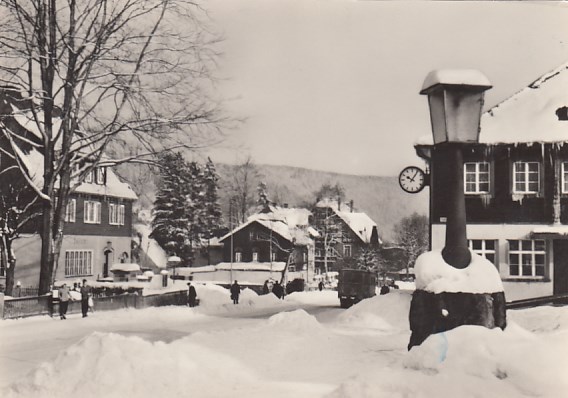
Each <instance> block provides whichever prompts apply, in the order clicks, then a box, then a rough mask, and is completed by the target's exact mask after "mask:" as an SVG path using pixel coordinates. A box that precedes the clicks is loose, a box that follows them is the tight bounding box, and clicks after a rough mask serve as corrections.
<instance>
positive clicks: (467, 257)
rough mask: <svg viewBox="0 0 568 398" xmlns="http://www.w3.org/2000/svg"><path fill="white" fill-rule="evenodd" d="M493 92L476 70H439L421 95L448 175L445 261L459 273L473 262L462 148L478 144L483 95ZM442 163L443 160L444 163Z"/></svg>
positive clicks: (427, 83) (425, 85)
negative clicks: (427, 104)
mask: <svg viewBox="0 0 568 398" xmlns="http://www.w3.org/2000/svg"><path fill="white" fill-rule="evenodd" d="M490 88H491V84H490V83H489V80H488V79H487V77H485V75H483V74H482V73H481V72H479V71H477V70H471V69H467V70H451V69H444V70H436V71H432V72H430V73H429V74H428V76H426V79H425V80H424V84H423V85H422V90H421V91H420V94H425V95H428V103H429V105H430V120H431V123H432V135H433V137H434V146H435V148H436V152H437V154H438V156H440V159H441V162H442V163H444V164H443V165H442V167H444V168H445V169H446V170H447V171H448V172H447V173H444V175H445V178H446V179H447V181H445V182H444V184H443V185H444V186H445V187H446V189H447V190H448V198H449V200H448V203H447V212H448V213H447V221H446V245H445V246H444V249H443V250H442V257H443V258H444V261H446V263H448V264H450V265H451V266H453V267H455V268H459V269H463V268H466V267H467V266H468V265H469V263H470V261H471V254H470V252H469V249H468V245H467V236H466V213H465V196H464V185H463V184H464V183H463V155H462V146H463V145H464V144H468V143H477V142H479V123H480V119H481V110H482V108H483V94H484V92H485V91H486V90H488V89H490ZM442 159H443V160H442Z"/></svg>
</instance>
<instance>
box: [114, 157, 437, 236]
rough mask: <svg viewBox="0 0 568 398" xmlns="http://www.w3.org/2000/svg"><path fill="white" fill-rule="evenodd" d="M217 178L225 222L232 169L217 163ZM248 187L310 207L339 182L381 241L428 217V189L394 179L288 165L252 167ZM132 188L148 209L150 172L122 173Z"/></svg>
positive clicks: (152, 184)
mask: <svg viewBox="0 0 568 398" xmlns="http://www.w3.org/2000/svg"><path fill="white" fill-rule="evenodd" d="M216 167H217V172H218V174H219V177H220V181H219V196H220V198H221V206H222V209H223V213H224V215H225V218H226V219H227V220H228V214H229V197H230V196H231V194H232V189H231V181H232V179H233V175H234V169H235V166H232V165H226V164H217V165H216ZM254 167H255V168H256V172H255V173H252V176H251V179H250V181H249V184H250V186H251V189H252V191H253V194H255V193H256V187H257V185H258V183H259V182H264V183H266V185H267V187H268V195H269V198H270V199H271V200H272V201H274V202H276V203H278V204H280V205H282V204H285V203H286V204H288V205H289V206H291V207H292V206H300V205H309V204H313V203H314V202H315V199H316V197H315V192H316V191H317V190H318V189H319V188H320V187H321V186H322V185H323V184H326V183H327V184H330V185H335V184H337V183H339V184H340V185H341V186H343V188H344V189H345V202H346V205H347V203H348V202H349V201H350V200H353V201H354V205H355V209H356V210H358V211H364V212H366V213H367V214H368V215H369V216H370V217H371V218H372V219H373V220H375V222H376V223H377V224H378V227H379V234H380V235H381V238H382V239H386V240H392V239H393V238H394V236H393V228H394V226H395V224H396V223H398V222H399V221H400V219H402V218H403V217H405V216H407V215H410V214H412V213H413V212H418V213H419V214H424V215H427V214H428V190H427V189H426V190H424V191H423V192H421V193H419V194H416V195H411V194H407V193H405V192H403V191H402V190H401V189H400V187H399V186H398V182H397V177H396V176H393V177H376V176H353V175H346V174H337V173H329V172H324V171H316V170H309V169H303V168H297V167H289V166H270V165H254ZM121 174H122V175H124V176H125V177H126V178H127V179H128V180H129V182H130V183H131V184H132V187H133V189H134V190H135V191H136V192H137V193H138V194H139V196H140V200H139V205H140V206H141V207H142V208H146V209H150V208H151V206H152V201H153V200H154V192H155V180H156V179H155V177H154V176H153V175H151V174H150V173H147V172H143V173H136V172H135V171H133V170H130V169H129V170H122V173H121Z"/></svg>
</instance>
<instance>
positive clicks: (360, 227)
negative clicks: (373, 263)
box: [316, 198, 378, 243]
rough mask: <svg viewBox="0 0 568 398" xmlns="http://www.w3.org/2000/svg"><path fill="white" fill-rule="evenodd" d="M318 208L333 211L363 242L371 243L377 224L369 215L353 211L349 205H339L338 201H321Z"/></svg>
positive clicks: (317, 205)
mask: <svg viewBox="0 0 568 398" xmlns="http://www.w3.org/2000/svg"><path fill="white" fill-rule="evenodd" d="M316 207H320V208H330V209H332V210H333V211H334V212H335V214H337V215H338V216H339V217H340V218H341V219H342V220H343V221H345V224H347V225H348V226H349V228H351V230H352V231H353V232H354V233H355V234H356V235H357V236H358V237H359V238H360V239H361V240H362V241H363V242H365V243H370V242H371V234H372V233H373V228H377V223H376V222H374V221H373V220H372V219H371V217H369V216H368V215H367V213H363V212H357V211H351V209H350V208H349V206H348V204H344V205H339V203H338V202H337V200H335V199H328V198H325V199H322V200H320V201H319V202H318V203H316ZM344 209H346V210H344ZM377 232H378V230H377Z"/></svg>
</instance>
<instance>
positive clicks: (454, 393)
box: [0, 286, 568, 398]
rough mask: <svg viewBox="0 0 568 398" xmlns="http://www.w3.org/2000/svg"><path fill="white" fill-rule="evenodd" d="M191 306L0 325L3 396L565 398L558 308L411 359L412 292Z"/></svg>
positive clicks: (440, 341)
mask: <svg viewBox="0 0 568 398" xmlns="http://www.w3.org/2000/svg"><path fill="white" fill-rule="evenodd" d="M197 290H198V295H199V297H200V299H201V305H200V306H199V307H197V308H194V309H190V308H187V307H162V308H148V309H145V310H122V311H112V312H95V313H92V314H91V315H90V316H89V317H88V318H86V319H82V318H81V317H80V315H78V316H71V317H69V319H68V320H66V321H60V320H58V319H52V318H49V317H36V318H32V319H22V320H9V321H0V396H1V397H4V398H15V397H30V398H32V397H33V398H42V397H62V396H80V397H81V398H90V397H93V398H94V397H117V398H118V397H120V398H124V397H137V398H145V397H158V396H159V397H229V396H234V397H242V398H248V397H271V398H273V397H287V398H289V397H294V398H298V397H332V398H340V397H353V398H366V397H389V398H390V397H401V398H402V397H408V398H410V397H412V398H414V397H424V398H427V397H436V398H441V397H460V398H461V397H484V398H487V397H499V398H503V397H551V398H560V397H565V396H567V395H566V391H568V378H567V377H566V373H567V372H568V307H541V308H535V309H528V310H516V311H508V314H507V315H508V327H507V329H506V330H505V331H501V330H499V329H497V330H488V329H485V328H482V327H474V326H466V327H460V328H457V329H455V330H452V331H449V332H445V333H441V334H438V335H434V336H431V337H429V338H428V339H427V340H426V341H425V342H424V343H423V344H422V345H421V346H419V347H414V348H413V349H412V350H411V351H410V352H408V351H407V349H406V346H407V344H408V339H409V337H410V332H409V330H408V311H409V307H410V299H411V294H412V292H411V291H396V290H395V291H392V292H391V293H389V294H387V295H384V296H377V297H374V298H372V299H368V300H365V301H363V302H361V303H359V304H357V305H356V306H353V307H351V308H350V309H347V310H341V309H339V308H338V307H339V302H338V299H337V293H336V292H332V291H323V292H306V293H294V294H291V295H289V296H287V297H286V300H284V301H282V300H277V299H276V298H275V297H274V296H273V295H268V296H257V295H256V294H254V293H253V292H251V291H248V290H247V291H245V292H244V293H243V295H241V300H240V304H239V305H232V304H231V303H230V299H229V296H228V293H227V292H226V291H224V290H223V289H221V288H217V287H213V286H198V288H197Z"/></svg>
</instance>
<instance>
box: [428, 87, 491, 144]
mask: <svg viewBox="0 0 568 398" xmlns="http://www.w3.org/2000/svg"><path fill="white" fill-rule="evenodd" d="M483 91H484V90H479V89H477V90H476V89H474V88H472V87H471V86H470V87H468V86H454V85H448V86H438V88H437V89H435V90H431V91H430V92H429V93H428V102H429V105H430V120H431V122H432V133H433V136H434V144H439V143H442V142H478V141H479V121H480V119H481V110H482V108H483Z"/></svg>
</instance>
